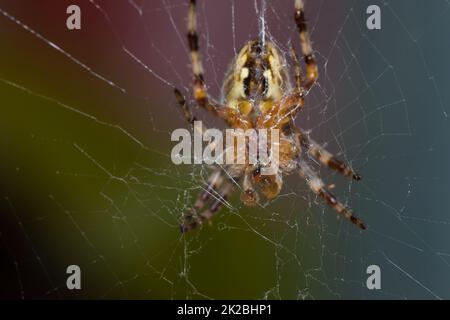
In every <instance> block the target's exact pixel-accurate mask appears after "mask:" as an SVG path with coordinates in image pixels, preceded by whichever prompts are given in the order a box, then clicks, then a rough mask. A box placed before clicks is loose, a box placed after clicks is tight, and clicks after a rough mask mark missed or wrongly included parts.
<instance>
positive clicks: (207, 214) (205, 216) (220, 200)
mask: <svg viewBox="0 0 450 320" xmlns="http://www.w3.org/2000/svg"><path fill="white" fill-rule="evenodd" d="M233 190H234V187H233V184H232V183H231V182H230V181H226V182H225V184H224V186H223V188H222V189H221V191H220V194H219V196H218V197H217V198H216V199H215V200H214V201H213V202H212V204H211V206H210V207H209V208H208V209H206V210H205V211H203V212H202V213H200V214H199V216H200V219H201V223H204V222H205V221H210V220H211V219H212V218H213V217H214V215H215V214H216V213H217V212H218V211H219V210H220V209H221V208H222V207H223V205H224V204H225V203H226V202H227V200H228V198H229V197H230V195H231V194H232V193H233Z"/></svg>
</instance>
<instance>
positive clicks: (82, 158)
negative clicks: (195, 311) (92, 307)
mask: <svg viewBox="0 0 450 320" xmlns="http://www.w3.org/2000/svg"><path fill="white" fill-rule="evenodd" d="M198 2H199V5H198V11H199V12H198V14H199V33H200V41H201V52H202V55H203V59H204V65H205V75H206V81H207V84H208V89H209V92H210V94H211V95H212V96H213V97H219V95H220V87H221V82H222V80H223V76H224V73H225V72H226V70H227V67H228V64H229V63H230V62H231V60H232V58H233V56H234V55H235V54H236V53H237V52H238V50H239V48H240V47H241V46H242V45H243V44H244V43H245V42H246V41H248V40H250V39H253V38H255V37H257V36H258V35H260V36H264V37H266V38H267V39H270V40H272V41H274V42H275V43H276V44H277V45H278V46H279V47H280V48H281V50H282V51H284V52H287V50H288V49H289V46H290V45H291V44H293V45H295V46H296V47H297V49H299V46H298V41H297V38H298V35H297V32H296V28H295V24H294V21H293V19H292V16H293V1H291V0H283V1H277V2H276V4H275V3H274V2H269V1H267V2H264V1H259V0H258V1H245V2H244V1H236V0H230V1H220V2H219V1H214V2H212V1H198ZM76 3H77V4H78V5H79V6H80V7H81V10H82V17H83V20H82V23H83V24H82V30H81V31H77V32H69V31H67V29H66V28H65V19H66V15H65V9H66V8H67V6H68V5H69V4H72V2H71V3H69V2H68V1H58V4H57V5H56V4H55V3H54V1H49V0H47V1H40V2H39V4H37V3H34V4H31V3H29V2H27V1H14V3H13V2H12V1H6V0H2V1H0V30H1V31H0V39H1V43H2V46H3V47H4V48H2V52H1V56H0V64H1V67H0V95H1V96H2V99H3V101H4V102H2V108H1V118H0V124H1V126H0V132H1V135H0V136H1V139H0V141H1V149H0V150H1V151H2V154H1V161H0V170H1V171H0V172H1V176H2V183H1V187H0V196H1V199H0V203H1V210H2V214H1V220H0V221H1V224H0V250H1V256H2V259H1V261H2V263H1V268H2V269H1V273H0V274H1V275H2V276H1V278H0V279H1V283H2V285H1V286H0V287H1V289H0V292H1V295H2V296H4V297H14V298H70V297H78V296H81V297H86V298H99V297H101V298H146V299H154V298H164V299H174V298H181V299H198V298H206V299H216V298H235V299H241V298H249V299H324V298H333V299H334V298H336V299H347V298H356V299H377V298H387V299H405V298H413V299H414V298H426V299H438V298H449V297H450V291H449V287H448V285H447V283H448V280H449V267H450V265H449V262H450V259H449V257H450V248H449V246H448V243H450V242H449V240H450V239H449V238H448V234H450V232H449V231H450V230H449V225H450V220H449V219H448V216H447V212H448V209H449V205H448V203H447V202H446V201H445V200H446V197H445V196H446V194H447V193H448V191H449V187H450V185H449V181H450V179H448V177H449V171H448V169H447V167H448V165H447V164H448V163H449V160H450V159H449V158H450V154H449V152H448V148H446V146H447V145H448V141H447V140H446V139H445V138H446V137H448V134H449V133H450V132H449V130H448V128H449V127H448V112H449V106H448V104H449V101H450V96H449V93H448V91H446V90H445V86H446V84H448V83H450V79H449V78H448V77H449V75H448V72H447V73H446V72H445V70H448V67H449V63H448V56H449V53H450V46H449V45H448V41H447V42H445V36H446V34H445V33H443V32H442V31H443V30H450V25H449V22H448V21H449V18H450V17H449V16H450V11H449V8H450V2H449V1H448V0H440V1H433V2H432V3H430V2H429V1H428V2H426V1H419V0H415V1H395V2H394V1H371V2H370V3H369V2H367V1H350V0H348V1H339V3H338V2H337V1H331V0H321V1H308V2H307V3H306V6H307V7H306V14H307V16H308V18H309V26H310V31H311V37H312V40H313V42H314V49H315V53H316V56H317V58H318V63H319V68H320V80H319V82H318V84H317V85H316V86H314V88H313V89H312V90H311V92H310V93H309V95H308V96H307V99H306V106H305V109H304V110H303V111H302V112H301V114H300V115H299V117H298V119H297V120H296V124H297V125H298V126H299V127H301V128H303V129H305V130H308V131H309V132H310V135H311V137H312V138H313V139H314V140H316V141H318V142H319V143H322V144H323V145H325V146H326V147H327V148H329V149H330V150H331V151H332V152H333V153H335V154H336V155H338V156H339V157H340V158H342V159H345V160H346V161H347V162H349V163H350V164H351V165H352V166H353V167H354V168H356V169H357V170H358V171H359V172H360V173H361V174H362V175H363V177H364V179H363V181H362V182H357V183H356V182H355V183H354V182H351V181H347V180H346V179H344V178H342V177H341V176H339V175H338V174H335V173H333V172H330V171H329V170H328V169H327V168H323V167H322V168H321V167H320V166H318V165H317V164H316V163H315V162H314V161H313V160H312V159H310V162H311V164H312V165H313V166H314V167H315V168H316V170H318V171H319V172H320V174H321V176H322V177H323V179H324V180H325V181H326V182H327V183H329V184H335V188H334V191H333V192H334V193H335V194H336V195H338V197H339V198H340V200H342V201H343V202H344V203H345V204H347V205H349V206H350V207H351V208H352V209H353V210H354V211H355V213H356V214H357V215H358V216H360V217H361V218H362V219H363V220H364V221H366V222H367V224H368V225H369V229H368V230H367V231H365V232H360V231H358V230H356V228H355V227H354V226H353V225H351V224H350V223H348V222H347V221H344V220H343V219H337V218H336V214H335V213H334V212H333V210H331V209H330V208H328V207H327V206H326V205H324V204H323V202H322V201H321V200H320V199H317V197H316V196H315V195H314V194H313V193H312V192H311V191H310V190H309V188H308V187H307V186H306V184H305V182H304V181H303V180H302V179H301V178H300V177H299V176H298V175H293V176H291V177H288V178H286V179H285V183H284V188H283V191H282V194H281V195H280V196H279V197H278V198H277V199H275V200H274V201H272V202H270V203H263V204H261V205H260V206H258V207H257V208H246V207H244V206H243V205H242V204H241V203H240V201H239V195H238V194H237V193H238V192H237V193H236V194H235V195H234V196H233V198H231V199H230V200H229V201H227V202H226V203H225V204H224V209H223V210H222V211H221V212H220V214H218V215H217V216H216V217H215V218H214V220H213V222H212V225H211V226H205V227H204V228H203V229H202V230H201V231H198V232H193V233H190V234H187V235H182V234H180V232H179V223H180V219H181V215H182V213H183V212H185V211H186V210H188V209H189V208H190V206H191V205H192V203H193V201H194V199H195V197H196V196H197V194H198V193H199V192H201V191H202V190H203V188H204V186H205V183H206V180H207V178H208V175H209V173H210V170H209V169H208V168H206V167H202V166H175V165H174V164H172V162H171V161H170V150H171V143H169V141H170V140H169V139H170V133H171V132H172V131H173V130H174V129H176V128H183V127H188V125H187V124H186V123H185V121H184V120H183V117H182V115H181V113H179V112H178V110H177V105H176V102H175V100H174V97H173V94H172V88H173V87H178V88H179V89H181V91H182V92H183V93H184V94H185V95H186V96H187V98H188V99H189V100H191V94H190V90H191V70H190V66H189V53H188V48H187V45H186V39H185V32H186V30H185V24H186V13H187V1H182V0H159V1H148V0H140V1H138V0H128V1H125V0H124V1H106V0H85V1H76ZM371 4H378V5H379V6H380V7H381V10H382V30H380V31H370V30H368V29H367V28H366V19H367V15H366V13H365V12H366V8H367V7H368V6H369V5H371ZM50 18H51V19H50ZM49 20H50V21H49ZM194 112H195V113H196V115H197V116H198V117H201V118H202V119H203V120H204V121H205V122H206V123H207V125H208V126H210V127H215V126H220V124H219V122H217V120H216V119H213V118H211V117H210V116H209V115H207V114H205V112H204V111H202V110H200V109H198V108H195V109H194ZM213 196H214V197H217V196H218V195H216V194H214V195H213ZM71 264H76V265H79V266H80V267H81V270H82V275H83V278H82V287H83V290H81V291H69V290H67V288H66V276H67V275H66V273H65V270H66V268H67V266H68V265H71ZM370 265H378V266H380V268H381V274H382V288H381V290H368V289H367V287H366V279H367V277H368V275H367V274H366V269H367V267H368V266H370Z"/></svg>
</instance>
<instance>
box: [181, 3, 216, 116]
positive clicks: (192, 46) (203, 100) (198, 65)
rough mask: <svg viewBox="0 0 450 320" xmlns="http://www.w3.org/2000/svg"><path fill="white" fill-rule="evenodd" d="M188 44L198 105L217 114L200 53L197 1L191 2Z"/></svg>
mask: <svg viewBox="0 0 450 320" xmlns="http://www.w3.org/2000/svg"><path fill="white" fill-rule="evenodd" d="M187 38H188V44H189V51H190V53H191V63H192V71H193V73H194V85H193V90H194V98H195V100H196V101H197V103H198V104H199V105H200V106H201V107H203V108H206V109H207V110H208V111H209V112H212V113H213V114H217V106H215V105H214V104H212V103H211V102H210V101H209V99H208V92H207V90H206V86H205V80H204V76H203V64H202V58H201V55H200V52H199V41H198V34H197V7H196V0H190V1H189V14H188V34H187Z"/></svg>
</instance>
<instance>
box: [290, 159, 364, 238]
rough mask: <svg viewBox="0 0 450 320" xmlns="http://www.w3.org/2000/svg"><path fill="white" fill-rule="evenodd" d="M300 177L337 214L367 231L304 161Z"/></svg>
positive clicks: (301, 162) (361, 222)
mask: <svg viewBox="0 0 450 320" xmlns="http://www.w3.org/2000/svg"><path fill="white" fill-rule="evenodd" d="M298 164H299V169H300V175H301V176H302V177H303V178H305V179H306V181H307V183H308V185H309V187H310V188H311V190H312V191H313V192H314V193H315V194H317V195H319V196H320V197H321V198H322V199H323V200H324V201H325V202H326V203H327V204H328V205H329V206H330V207H332V208H333V209H334V210H336V211H337V213H338V214H339V215H341V216H343V217H344V218H345V219H347V220H349V221H350V222H351V223H353V224H354V225H356V226H357V227H358V228H360V229H361V230H365V229H367V226H366V224H365V223H364V222H363V221H362V220H361V219H359V218H357V217H356V216H354V215H353V213H352V212H351V211H350V209H348V208H347V207H346V206H345V205H344V204H342V203H341V202H340V201H339V200H338V199H337V198H336V197H335V196H334V195H333V194H332V193H331V192H330V191H329V190H328V189H327V188H326V187H325V184H324V183H323V181H322V179H320V177H319V176H318V175H317V174H316V173H315V172H314V170H313V169H312V168H311V167H310V166H309V165H308V164H307V163H306V162H305V161H304V160H302V159H300V160H299V163H298Z"/></svg>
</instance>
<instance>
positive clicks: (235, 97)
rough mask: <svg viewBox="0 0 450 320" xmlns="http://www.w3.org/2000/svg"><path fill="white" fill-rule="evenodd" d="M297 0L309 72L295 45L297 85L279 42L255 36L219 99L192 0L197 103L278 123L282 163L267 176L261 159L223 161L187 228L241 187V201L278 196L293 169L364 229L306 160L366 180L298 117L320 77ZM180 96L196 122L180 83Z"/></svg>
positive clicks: (223, 113)
mask: <svg viewBox="0 0 450 320" xmlns="http://www.w3.org/2000/svg"><path fill="white" fill-rule="evenodd" d="M294 1H295V2H294V8H295V15H294V21H295V23H296V25H297V30H298V34H299V38H300V45H301V51H302V55H303V58H304V63H305V65H306V73H305V75H302V69H301V64H300V60H299V58H298V56H297V54H296V52H295V50H294V47H293V46H291V50H290V57H291V60H292V64H293V76H294V85H292V84H291V81H290V77H289V73H288V68H287V64H286V61H285V58H284V56H283V55H282V54H281V53H280V50H279V49H278V48H277V46H276V45H275V44H274V43H273V42H271V41H268V40H263V39H256V40H253V41H250V42H248V43H247V44H245V45H244V46H243V48H242V49H241V50H240V52H239V53H238V55H237V56H236V58H235V59H234V62H233V63H232V65H231V68H230V69H229V71H228V73H227V75H226V77H225V81H224V84H223V88H222V95H223V99H222V100H223V103H222V104H218V103H216V102H214V101H213V100H212V99H211V98H210V97H209V96H208V93H207V88H206V85H205V81H204V77H203V67H202V59H201V55H200V53H199V41H198V34H197V12H196V0H190V1H189V13H188V34H187V38H188V44H189V50H190V58H191V65H192V70H193V74H194V82H193V95H194V99H195V101H196V103H197V104H198V105H199V106H200V107H201V108H203V109H206V110H207V111H208V112H210V113H212V114H213V115H215V116H217V117H219V118H220V119H222V120H224V121H225V123H226V124H227V125H228V126H229V127H231V128H240V129H244V130H245V129H249V128H255V129H258V128H270V129H273V128H276V129H279V130H280V142H279V159H280V160H279V164H280V165H279V170H278V171H277V172H276V174H273V175H269V176H262V175H261V166H259V165H251V164H244V165H228V166H226V167H225V168H216V169H215V170H214V171H213V173H212V175H211V176H210V177H209V179H208V184H207V186H206V188H205V189H204V191H203V192H202V193H201V194H199V196H198V198H197V200H196V201H195V203H194V205H193V207H192V209H191V210H190V211H189V212H187V213H185V214H184V215H183V221H182V224H181V231H182V232H183V233H184V232H187V231H190V230H193V229H195V228H197V227H199V226H202V225H203V224H204V223H205V222H208V221H210V220H211V219H212V218H213V216H214V215H215V214H216V213H217V212H218V211H219V210H220V209H221V207H222V206H223V204H224V203H225V202H226V199H227V198H229V197H230V195H231V194H232V193H233V191H234V189H235V188H236V186H237V187H239V189H240V190H241V196H240V198H241V201H242V202H243V203H244V204H245V205H247V206H255V205H257V204H258V203H259V201H260V194H262V195H263V196H264V197H265V198H266V199H267V200H270V199H274V198H275V197H277V196H278V194H279V193H280V191H281V188H282V185H283V176H285V175H290V174H292V173H294V172H298V173H299V174H300V176H301V177H303V178H304V179H305V180H306V183H307V184H308V186H309V188H310V189H311V190H312V191H313V192H314V193H315V194H316V195H318V196H319V197H321V198H322V199H323V200H324V201H325V202H326V203H327V204H328V205H329V206H330V207H331V208H333V209H334V210H336V212H337V213H338V214H339V215H341V216H343V217H344V218H346V219H348V220H349V221H350V222H352V223H353V224H355V225H356V226H357V227H359V228H360V229H361V230H364V229H366V224H365V223H364V222H363V221H362V220H360V219H359V218H357V217H356V216H354V215H353V213H352V211H351V210H350V209H349V208H347V207H346V206H345V205H344V204H343V203H341V202H340V201H339V200H338V199H337V198H336V197H335V196H334V195H333V194H332V193H331V192H330V191H329V188H327V187H326V186H325V183H324V182H323V181H322V179H321V178H320V177H319V175H318V174H317V173H316V172H315V171H314V170H313V168H312V167H311V166H310V165H309V164H308V161H307V158H308V156H311V157H313V158H315V159H316V160H318V161H319V162H320V163H321V164H323V165H325V166H327V167H329V168H331V169H333V170H336V171H337V172H339V173H341V174H342V175H344V176H346V177H349V178H352V179H354V180H356V181H358V180H361V176H360V175H358V174H357V173H355V172H354V171H353V169H352V168H351V167H350V166H349V165H347V164H345V163H344V162H342V161H340V160H339V159H337V158H336V157H335V156H334V155H332V154H331V153H330V152H329V151H327V150H326V149H325V148H324V147H322V146H321V145H320V144H318V143H316V142H315V141H314V140H312V139H311V138H310V137H309V135H308V134H306V133H305V132H304V131H303V130H302V129H300V128H298V127H296V126H295V124H294V119H295V117H296V115H297V114H298V113H299V112H300V111H301V110H302V109H303V107H304V102H305V96H306V94H307V93H308V92H309V90H310V89H311V88H312V86H313V85H314V84H315V83H316V81H317V79H318V76H319V72H318V66H317V62H316V58H315V56H314V52H313V49H312V45H311V40H310V36H309V33H308V26H307V22H306V18H305V13H304V3H303V0H294ZM175 96H176V99H177V101H178V103H179V105H180V107H181V111H182V112H183V115H184V117H185V118H186V120H187V121H188V122H189V123H190V124H191V125H192V124H193V123H194V121H196V120H197V119H196V118H195V117H194V115H193V114H192V112H191V108H190V106H188V104H187V102H186V100H185V98H184V96H183V95H182V94H181V93H180V91H179V90H177V89H175ZM224 169H225V170H224ZM213 194H217V195H218V196H213Z"/></svg>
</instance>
